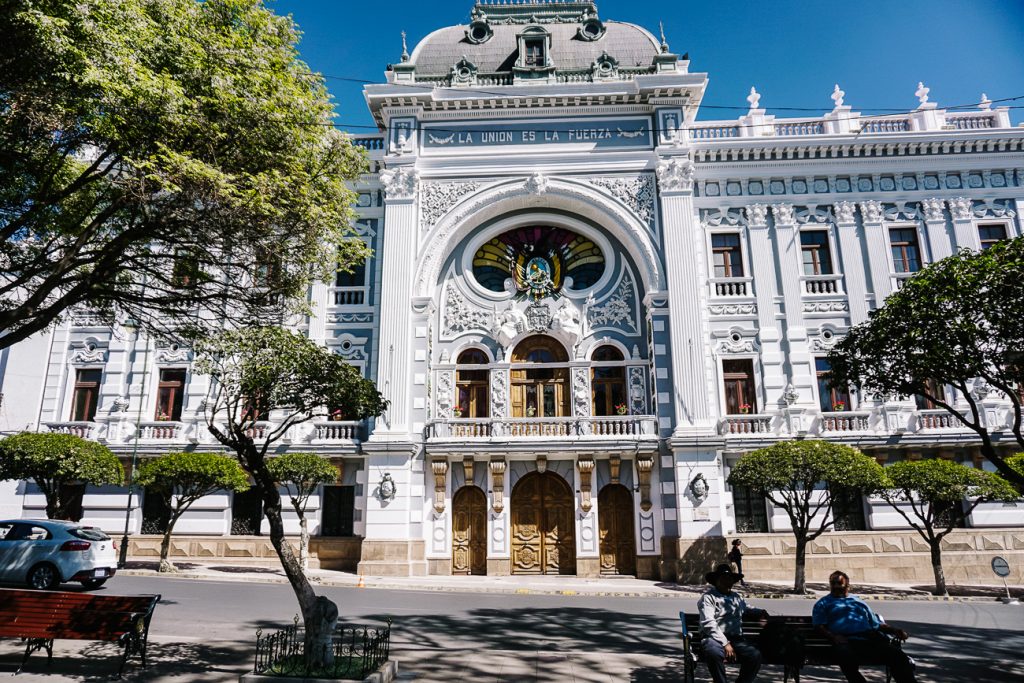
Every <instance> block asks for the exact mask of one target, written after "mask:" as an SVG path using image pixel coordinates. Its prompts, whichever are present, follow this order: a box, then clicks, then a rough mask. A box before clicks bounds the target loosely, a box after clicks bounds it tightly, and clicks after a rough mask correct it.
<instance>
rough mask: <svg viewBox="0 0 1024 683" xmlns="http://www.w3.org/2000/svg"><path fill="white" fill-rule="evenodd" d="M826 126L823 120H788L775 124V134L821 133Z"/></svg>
mask: <svg viewBox="0 0 1024 683" xmlns="http://www.w3.org/2000/svg"><path fill="white" fill-rule="evenodd" d="M824 132H825V126H824V124H822V122H821V121H787V122H784V123H776V124H775V134H776V135H780V136H788V135H821V134H822V133H824Z"/></svg>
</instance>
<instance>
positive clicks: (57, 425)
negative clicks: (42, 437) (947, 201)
mask: <svg viewBox="0 0 1024 683" xmlns="http://www.w3.org/2000/svg"><path fill="white" fill-rule="evenodd" d="M43 426H44V427H46V429H47V430H48V431H51V432H55V433H57V434H70V435H71V436H77V437H78V438H80V439H98V438H101V437H102V436H103V434H102V432H103V430H102V429H101V425H99V424H97V423H95V422H44V423H43Z"/></svg>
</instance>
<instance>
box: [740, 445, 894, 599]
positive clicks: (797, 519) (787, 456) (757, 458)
mask: <svg viewBox="0 0 1024 683" xmlns="http://www.w3.org/2000/svg"><path fill="white" fill-rule="evenodd" d="M883 479H884V475H883V473H882V466H881V465H879V464H878V463H876V462H875V461H874V460H873V459H871V458H869V457H868V456H866V455H864V454H863V453H861V452H860V451H858V450H857V449H856V448H852V447H851V446H844V445H842V444H837V443H831V442H829V441H816V440H810V441H783V442H780V443H777V444H775V445H773V446H769V447H768V448H762V449H759V450H756V451H753V452H751V453H747V454H746V455H744V456H743V457H742V458H740V460H739V462H737V463H736V464H735V465H733V467H732V471H731V472H730V474H729V483H730V484H731V485H740V486H746V487H748V488H750V489H752V490H753V491H754V492H756V493H757V494H758V495H761V496H764V497H765V498H767V499H768V500H770V501H771V502H772V504H773V505H775V506H776V507H779V508H782V509H783V510H785V511H786V514H787V515H788V516H789V523H790V525H791V527H792V529H793V536H794V538H795V539H796V575H795V578H794V580H793V589H794V590H796V591H797V592H799V593H804V592H806V572H805V568H804V567H805V559H806V554H807V544H808V543H810V542H811V541H813V540H814V539H816V538H818V536H821V535H822V534H823V533H825V531H826V530H827V529H829V528H830V527H832V526H833V524H834V518H833V516H832V499H833V495H834V494H835V492H836V491H837V490H839V489H846V490H854V491H861V492H870V491H875V490H877V489H878V487H879V485H880V484H881V482H882V481H883Z"/></svg>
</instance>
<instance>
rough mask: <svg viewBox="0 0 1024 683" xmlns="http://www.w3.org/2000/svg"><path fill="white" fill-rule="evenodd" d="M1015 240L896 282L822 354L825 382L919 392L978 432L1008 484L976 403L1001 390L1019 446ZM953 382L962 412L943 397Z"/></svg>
mask: <svg viewBox="0 0 1024 683" xmlns="http://www.w3.org/2000/svg"><path fill="white" fill-rule="evenodd" d="M1022 319H1024V239H1021V238H1018V239H1014V240H1009V241H1006V242H1001V243H999V244H996V245H994V246H992V247H991V248H989V249H986V250H984V251H980V252H972V251H969V250H963V251H961V252H959V253H958V254H955V255H953V256H950V257H948V258H945V259H942V260H941V261H938V262H936V263H933V264H932V265H930V266H928V267H927V268H925V269H923V270H922V271H920V272H919V273H917V274H916V275H914V276H913V277H911V278H909V279H907V280H904V282H903V286H902V287H901V288H900V289H899V290H898V291H896V292H895V293H893V294H892V295H891V296H890V297H889V298H888V299H886V300H885V305H884V306H882V307H881V308H879V309H877V310H875V311H872V312H871V315H870V317H869V319H868V320H867V321H866V322H864V323H861V324H860V325H857V326H856V327H854V328H853V329H851V330H850V332H849V333H848V334H847V335H846V337H845V338H844V339H843V340H842V341H840V342H839V343H838V344H836V346H835V348H834V349H833V350H832V352H831V353H830V354H829V357H828V360H829V363H830V364H831V368H832V372H831V380H832V382H833V383H834V384H835V385H837V386H849V385H852V386H854V387H856V388H857V389H861V390H864V391H866V392H867V393H869V394H873V395H875V396H897V397H900V398H906V397H909V396H921V397H923V398H926V399H927V400H929V401H931V402H932V403H934V404H935V405H937V406H941V407H942V408H944V409H945V410H947V411H948V412H949V413H950V414H952V415H953V416H954V417H956V419H957V420H959V421H960V422H961V423H962V424H963V425H964V426H966V427H967V428H969V429H971V430H973V431H974V432H975V433H976V434H977V435H978V436H979V437H980V438H981V452H982V454H983V455H984V456H985V457H986V458H987V459H988V460H989V461H990V462H991V463H992V464H993V465H995V467H996V469H997V470H998V471H999V473H1000V474H1001V475H1002V476H1003V477H1004V478H1005V479H1007V480H1008V481H1011V482H1013V483H1014V484H1016V485H1017V487H1018V488H1021V487H1024V474H1021V473H1020V472H1018V471H1016V470H1014V469H1013V468H1012V467H1010V466H1009V465H1008V464H1007V462H1006V460H1005V458H1004V457H1003V456H1001V455H1000V454H999V453H998V452H997V451H996V448H995V446H994V445H993V441H992V434H991V432H993V431H1002V425H995V426H993V425H990V424H988V423H987V422H986V416H985V410H984V407H983V406H981V401H982V400H983V399H984V398H985V396H986V395H987V394H988V393H989V392H990V391H991V390H995V391H998V392H1000V393H1002V394H1003V395H1004V396H1005V397H1006V398H1007V400H1009V402H1010V404H1011V407H1012V415H1013V419H1012V420H1011V425H1010V429H1011V431H1012V432H1013V435H1014V437H1015V438H1016V440H1017V443H1018V444H1019V445H1020V446H1021V447H1022V448H1024V434H1022V430H1021V424H1022V421H1021V417H1022V415H1021V401H1022V388H1024V357H1022V355H1021V353H1022V352H1021V349H1024V326H1022V325H1021V324H1020V321H1021V320H1022ZM947 385H948V386H951V387H953V388H954V389H955V390H956V400H957V401H963V403H964V404H965V405H966V408H967V410H966V411H964V412H962V411H961V410H959V409H958V408H957V407H956V405H954V402H953V401H950V400H947V397H946V396H945V393H944V391H941V390H939V391H936V389H937V388H939V389H941V388H942V387H945V386H947Z"/></svg>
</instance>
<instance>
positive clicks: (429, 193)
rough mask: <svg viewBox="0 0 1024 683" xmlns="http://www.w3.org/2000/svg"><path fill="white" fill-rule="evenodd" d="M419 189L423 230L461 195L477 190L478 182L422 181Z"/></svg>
mask: <svg viewBox="0 0 1024 683" xmlns="http://www.w3.org/2000/svg"><path fill="white" fill-rule="evenodd" d="M420 189H421V192H420V226H421V227H422V228H423V230H424V232H425V231H428V230H430V229H431V228H432V227H434V225H435V224H436V223H437V221H438V220H439V219H440V218H441V216H443V215H445V214H446V213H448V212H449V211H451V209H452V207H454V206H455V205H456V204H458V203H459V201H460V200H461V199H462V198H463V197H465V196H466V195H469V194H472V193H473V192H476V191H477V190H479V189H480V183H477V182H465V183H423V184H422V185H421V186H420Z"/></svg>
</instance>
